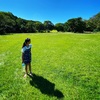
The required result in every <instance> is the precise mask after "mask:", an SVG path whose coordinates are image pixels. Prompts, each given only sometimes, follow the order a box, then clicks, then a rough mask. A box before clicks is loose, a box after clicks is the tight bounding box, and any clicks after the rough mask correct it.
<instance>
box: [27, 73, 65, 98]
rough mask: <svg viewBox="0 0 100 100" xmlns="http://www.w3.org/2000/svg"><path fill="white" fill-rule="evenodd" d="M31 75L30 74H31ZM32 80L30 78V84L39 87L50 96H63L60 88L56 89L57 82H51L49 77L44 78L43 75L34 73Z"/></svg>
mask: <svg viewBox="0 0 100 100" xmlns="http://www.w3.org/2000/svg"><path fill="white" fill-rule="evenodd" d="M29 76H30V75H29ZM30 77H31V79H32V80H30V84H31V85H32V86H34V87H36V88H38V89H39V90H40V91H41V93H43V94H47V95H49V96H56V97H57V98H63V97H64V95H63V93H62V92H60V91H59V90H57V89H55V84H54V83H51V82H50V81H48V80H47V79H44V78H43V77H42V76H38V75H35V74H33V76H30Z"/></svg>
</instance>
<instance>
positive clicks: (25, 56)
mask: <svg viewBox="0 0 100 100" xmlns="http://www.w3.org/2000/svg"><path fill="white" fill-rule="evenodd" d="M30 43H31V40H30V39H29V38H27V39H25V41H24V43H23V46H22V63H24V64H25V75H24V77H26V76H27V74H28V66H29V71H30V75H31V76H32V72H31V48H32V44H30Z"/></svg>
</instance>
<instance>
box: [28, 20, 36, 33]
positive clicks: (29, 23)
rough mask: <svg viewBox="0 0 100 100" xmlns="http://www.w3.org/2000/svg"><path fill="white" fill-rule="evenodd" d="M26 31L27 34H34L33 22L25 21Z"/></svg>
mask: <svg viewBox="0 0 100 100" xmlns="http://www.w3.org/2000/svg"><path fill="white" fill-rule="evenodd" d="M26 30H27V33H34V32H36V29H35V22H34V21H27V24H26Z"/></svg>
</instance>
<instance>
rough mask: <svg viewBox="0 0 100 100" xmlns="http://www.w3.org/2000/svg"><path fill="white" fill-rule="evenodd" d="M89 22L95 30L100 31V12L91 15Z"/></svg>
mask: <svg viewBox="0 0 100 100" xmlns="http://www.w3.org/2000/svg"><path fill="white" fill-rule="evenodd" d="M89 22H90V23H92V26H93V27H92V28H93V29H94V30H98V31H100V12H99V13H98V14H96V15H95V16H93V17H91V18H90V19H89Z"/></svg>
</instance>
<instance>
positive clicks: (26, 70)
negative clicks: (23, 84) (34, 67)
mask: <svg viewBox="0 0 100 100" xmlns="http://www.w3.org/2000/svg"><path fill="white" fill-rule="evenodd" d="M25 74H28V64H26V66H25Z"/></svg>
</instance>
